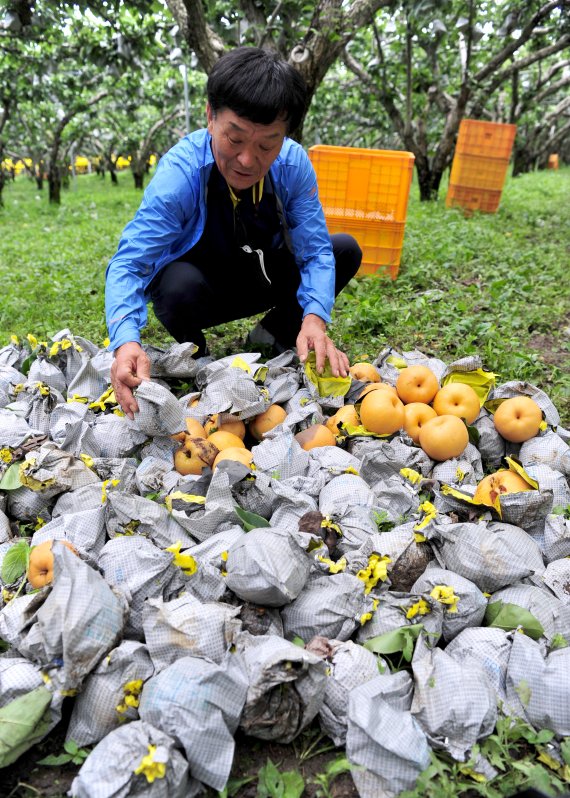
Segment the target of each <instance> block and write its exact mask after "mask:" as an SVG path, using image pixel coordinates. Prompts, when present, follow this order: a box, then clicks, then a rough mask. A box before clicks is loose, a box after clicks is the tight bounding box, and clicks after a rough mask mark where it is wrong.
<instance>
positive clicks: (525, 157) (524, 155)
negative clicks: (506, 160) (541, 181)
mask: <svg viewBox="0 0 570 798" xmlns="http://www.w3.org/2000/svg"><path fill="white" fill-rule="evenodd" d="M532 162H533V157H532V154H531V152H530V150H529V149H528V147H525V146H520V145H519V146H517V145H516V143H515V148H514V152H513V177H517V176H518V175H524V174H526V173H527V172H530V171H531V168H532Z"/></svg>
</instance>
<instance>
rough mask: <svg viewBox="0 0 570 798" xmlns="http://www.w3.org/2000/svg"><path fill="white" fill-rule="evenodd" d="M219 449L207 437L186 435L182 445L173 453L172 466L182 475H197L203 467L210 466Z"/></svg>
mask: <svg viewBox="0 0 570 798" xmlns="http://www.w3.org/2000/svg"><path fill="white" fill-rule="evenodd" d="M219 451H220V450H219V449H218V447H217V446H215V445H214V444H213V443H212V442H211V441H209V440H208V439H207V438H194V437H192V436H191V435H187V436H186V438H185V441H184V443H183V445H182V446H181V447H180V449H178V450H177V451H176V452H175V453H174V468H175V469H176V470H177V471H178V473H179V474H182V475H183V476H186V475H187V474H193V475H197V476H199V475H200V474H201V473H202V471H203V470H204V469H205V468H211V467H212V465H213V463H214V460H215V459H216V456H217V455H218V453H219Z"/></svg>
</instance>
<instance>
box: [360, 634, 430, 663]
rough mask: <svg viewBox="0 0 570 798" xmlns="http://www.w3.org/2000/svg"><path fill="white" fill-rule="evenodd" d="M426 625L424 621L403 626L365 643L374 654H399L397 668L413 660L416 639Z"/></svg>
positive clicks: (365, 646)
mask: <svg viewBox="0 0 570 798" xmlns="http://www.w3.org/2000/svg"><path fill="white" fill-rule="evenodd" d="M423 628H424V625H423V624H422V623H416V624H412V625H411V626H401V627H400V628H399V629H393V630H391V631H390V632H384V634H381V635H377V637H372V638H370V640H367V641H366V642H365V643H364V644H363V645H364V648H367V649H368V650H369V651H372V653H373V654H383V655H391V654H399V655H400V658H399V660H398V661H397V662H396V666H395V667H396V669H398V668H401V667H404V666H405V665H406V664H407V663H409V662H411V661H412V656H413V654H414V647H415V645H416V640H417V639H418V636H419V634H420V632H421V631H422V629H423Z"/></svg>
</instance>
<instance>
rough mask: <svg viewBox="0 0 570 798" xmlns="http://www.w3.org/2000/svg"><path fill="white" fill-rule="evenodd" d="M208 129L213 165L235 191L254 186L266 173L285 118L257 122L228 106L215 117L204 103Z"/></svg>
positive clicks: (277, 147) (280, 140) (283, 130)
mask: <svg viewBox="0 0 570 798" xmlns="http://www.w3.org/2000/svg"><path fill="white" fill-rule="evenodd" d="M206 114H207V117H208V130H209V132H210V134H211V136H212V152H213V154H214V159H215V161H216V166H217V167H218V169H219V170H220V172H221V173H222V175H223V176H224V177H225V179H226V180H227V182H228V183H229V184H230V186H231V187H232V188H233V189H234V190H235V191H242V190H243V189H246V188H250V187H251V186H253V185H255V183H257V181H258V180H261V178H262V177H264V175H266V174H267V172H268V170H269V167H270V166H271V164H272V163H273V161H274V160H275V158H277V156H278V155H279V151H280V150H281V146H282V144H283V139H284V137H285V134H286V132H287V124H286V122H285V121H284V120H282V119H281V120H276V121H275V122H272V123H271V124H270V125H260V124H257V123H256V122H250V121H249V120H248V119H244V118H243V117H241V116H238V115H237V114H234V112H233V111H230V109H229V108H223V109H222V110H220V111H218V112H217V113H216V115H215V116H214V114H213V112H212V109H211V108H210V104H209V103H208V105H207V106H206Z"/></svg>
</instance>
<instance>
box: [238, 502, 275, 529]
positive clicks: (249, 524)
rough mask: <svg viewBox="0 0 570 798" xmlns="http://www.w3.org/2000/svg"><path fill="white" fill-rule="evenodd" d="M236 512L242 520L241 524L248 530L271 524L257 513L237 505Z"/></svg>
mask: <svg viewBox="0 0 570 798" xmlns="http://www.w3.org/2000/svg"><path fill="white" fill-rule="evenodd" d="M234 512H235V514H236V515H237V517H238V518H239V520H240V521H241V525H242V527H243V528H244V530H245V531H246V532H251V530H252V529H259V527H265V526H270V524H269V521H268V520H267V519H266V518H263V516H261V515H257V513H252V512H250V511H249V510H244V509H243V508H242V507H235V508H234Z"/></svg>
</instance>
